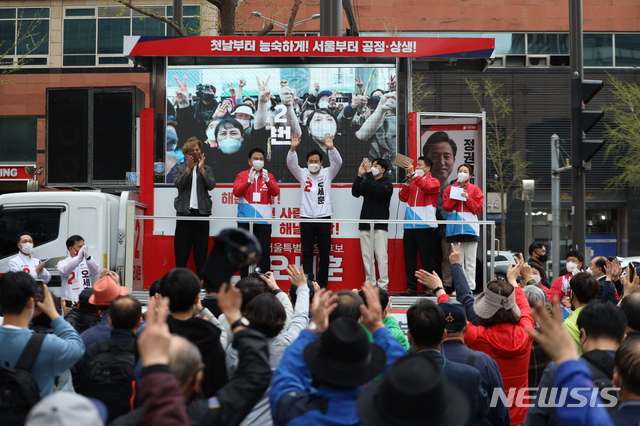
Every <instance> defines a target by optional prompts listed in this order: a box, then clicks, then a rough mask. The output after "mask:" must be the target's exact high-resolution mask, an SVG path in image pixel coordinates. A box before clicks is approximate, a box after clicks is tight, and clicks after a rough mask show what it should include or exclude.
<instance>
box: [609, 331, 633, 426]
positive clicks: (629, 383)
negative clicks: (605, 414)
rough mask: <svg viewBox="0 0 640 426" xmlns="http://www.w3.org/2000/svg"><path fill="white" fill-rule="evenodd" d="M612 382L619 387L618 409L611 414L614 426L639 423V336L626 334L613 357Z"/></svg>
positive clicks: (628, 425)
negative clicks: (620, 402)
mask: <svg viewBox="0 0 640 426" xmlns="http://www.w3.org/2000/svg"><path fill="white" fill-rule="evenodd" d="M614 363H615V370H614V373H613V384H614V385H616V386H618V387H620V400H621V401H622V404H620V409H619V410H618V411H616V412H615V413H612V414H611V420H612V421H613V424H614V425H616V426H631V425H634V426H636V425H638V423H640V336H627V338H626V339H625V340H623V341H622V344H621V345H620V348H619V349H618V350H617V351H616V354H615V357H614Z"/></svg>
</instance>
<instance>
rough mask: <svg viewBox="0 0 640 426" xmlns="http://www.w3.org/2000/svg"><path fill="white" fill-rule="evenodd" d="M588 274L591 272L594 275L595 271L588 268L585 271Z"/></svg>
mask: <svg viewBox="0 0 640 426" xmlns="http://www.w3.org/2000/svg"><path fill="white" fill-rule="evenodd" d="M585 272H586V273H587V274H591V275H593V271H592V270H591V268H587V270H586V271H585Z"/></svg>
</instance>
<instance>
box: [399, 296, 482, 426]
mask: <svg viewBox="0 0 640 426" xmlns="http://www.w3.org/2000/svg"><path fill="white" fill-rule="evenodd" d="M407 323H408V325H409V332H408V333H407V338H408V339H409V342H410V343H411V345H412V347H413V349H414V351H415V352H417V353H418V354H419V355H421V356H424V357H426V358H430V359H432V360H433V361H435V362H436V364H437V365H438V366H439V367H440V368H441V369H442V371H443V372H444V375H445V377H446V378H447V380H448V381H449V382H450V383H451V384H453V385H455V386H456V387H458V388H459V390H460V391H462V393H463V394H464V396H465V397H466V399H467V401H468V403H469V412H470V420H469V424H470V425H484V424H487V425H488V424H491V422H488V421H486V416H487V413H488V411H489V398H490V396H489V395H487V392H486V391H485V390H484V388H483V387H482V382H481V377H480V372H479V371H478V370H476V369H475V368H473V367H471V366H469V365H464V364H459V363H457V362H453V361H451V360H448V359H446V358H445V357H444V356H443V354H442V352H441V344H442V340H443V339H444V338H445V337H446V336H447V330H446V321H445V315H444V311H443V310H442V308H440V307H439V306H438V305H436V304H435V303H433V302H431V301H430V300H422V301H420V303H416V304H415V305H413V306H411V308H409V310H408V311H407Z"/></svg>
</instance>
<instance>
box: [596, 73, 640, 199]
mask: <svg viewBox="0 0 640 426" xmlns="http://www.w3.org/2000/svg"><path fill="white" fill-rule="evenodd" d="M607 83H609V85H610V87H611V89H610V90H611V93H612V94H613V98H614V99H615V101H616V102H615V103H612V104H609V105H605V106H604V108H603V109H604V110H605V111H607V112H608V113H610V114H611V115H613V124H609V123H605V134H606V140H607V148H606V151H605V155H606V156H607V157H608V156H610V155H611V156H613V157H614V161H613V164H614V167H615V168H616V169H618V170H620V172H621V173H620V175H619V176H616V177H614V178H611V179H609V181H607V184H608V185H609V186H610V187H618V188H619V187H621V186H626V185H628V186H629V188H631V189H632V190H634V191H635V192H640V86H639V85H638V84H636V83H633V82H629V83H627V82H625V81H622V80H619V79H617V78H615V77H613V76H611V75H610V76H609V79H608V81H607Z"/></svg>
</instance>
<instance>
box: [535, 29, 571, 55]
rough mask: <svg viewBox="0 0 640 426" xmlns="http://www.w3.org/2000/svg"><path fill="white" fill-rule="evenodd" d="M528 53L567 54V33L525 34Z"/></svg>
mask: <svg viewBox="0 0 640 426" xmlns="http://www.w3.org/2000/svg"><path fill="white" fill-rule="evenodd" d="M527 48H528V51H527V53H528V54H529V55H568V54H569V34H550V33H540V34H527Z"/></svg>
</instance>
